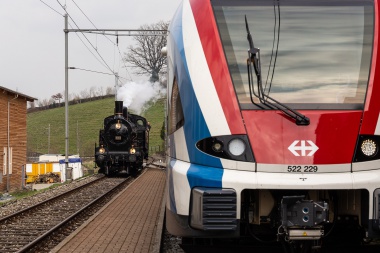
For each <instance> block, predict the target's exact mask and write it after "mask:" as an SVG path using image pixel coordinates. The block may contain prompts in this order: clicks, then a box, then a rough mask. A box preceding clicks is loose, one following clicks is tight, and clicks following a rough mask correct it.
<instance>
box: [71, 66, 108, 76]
mask: <svg viewBox="0 0 380 253" xmlns="http://www.w3.org/2000/svg"><path fill="white" fill-rule="evenodd" d="M69 69H78V70H83V71H88V72H93V73H98V74H103V75H110V76H114V75H115V74H110V73H105V72H100V71H95V70H89V69H82V68H76V67H69Z"/></svg>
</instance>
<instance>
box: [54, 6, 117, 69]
mask: <svg viewBox="0 0 380 253" xmlns="http://www.w3.org/2000/svg"><path fill="white" fill-rule="evenodd" d="M57 2H58V4H59V5H60V6H61V7H62V9H63V10H64V11H65V12H66V14H67V16H68V17H69V18H70V19H71V21H72V22H73V23H74V25H75V26H76V27H77V29H78V30H79V32H81V31H80V29H79V26H78V25H77V24H76V22H75V21H74V19H73V18H72V17H71V16H70V14H69V13H68V12H67V10H66V8H65V7H64V6H63V5H62V4H61V3H60V2H59V0H57ZM81 33H82V35H83V37H84V38H85V39H86V40H87V42H88V43H89V44H90V45H91V47H92V48H93V49H94V50H95V52H96V53H97V54H98V55H99V57H100V59H101V60H102V61H103V63H104V64H105V66H106V68H108V70H109V71H111V72H112V73H113V74H114V75H115V76H116V74H115V72H114V71H113V70H112V69H111V67H110V66H109V65H108V64H107V62H106V61H105V60H104V58H103V56H102V55H101V54H100V53H99V52H98V50H96V48H95V46H94V45H93V44H92V43H91V41H90V40H89V39H88V38H87V37H86V35H84V33H83V32H81Z"/></svg>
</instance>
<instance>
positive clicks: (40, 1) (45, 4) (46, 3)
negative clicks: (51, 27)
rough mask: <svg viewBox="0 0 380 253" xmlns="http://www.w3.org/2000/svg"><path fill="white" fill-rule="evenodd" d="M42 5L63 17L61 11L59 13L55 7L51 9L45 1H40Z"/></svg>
mask: <svg viewBox="0 0 380 253" xmlns="http://www.w3.org/2000/svg"><path fill="white" fill-rule="evenodd" d="M40 2H41V3H43V4H44V5H46V6H47V7H48V8H50V9H51V10H52V11H54V12H56V13H58V14H59V15H60V16H62V17H63V14H62V13H60V12H59V11H57V10H56V9H54V8H53V7H51V6H50V5H48V4H47V3H45V2H44V1H42V0H40Z"/></svg>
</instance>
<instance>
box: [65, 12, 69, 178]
mask: <svg viewBox="0 0 380 253" xmlns="http://www.w3.org/2000/svg"><path fill="white" fill-rule="evenodd" d="M67 16H68V15H67V14H65V16H64V17H65V30H64V32H65V179H66V181H67V169H68V167H69V31H68V27H67Z"/></svg>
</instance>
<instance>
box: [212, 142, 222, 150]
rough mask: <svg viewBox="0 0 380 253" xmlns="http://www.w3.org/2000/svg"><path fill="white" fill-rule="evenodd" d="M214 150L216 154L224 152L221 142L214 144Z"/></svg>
mask: <svg viewBox="0 0 380 253" xmlns="http://www.w3.org/2000/svg"><path fill="white" fill-rule="evenodd" d="M212 150H214V151H215V152H221V151H222V150H223V144H222V143H220V142H214V143H213V144H212Z"/></svg>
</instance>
